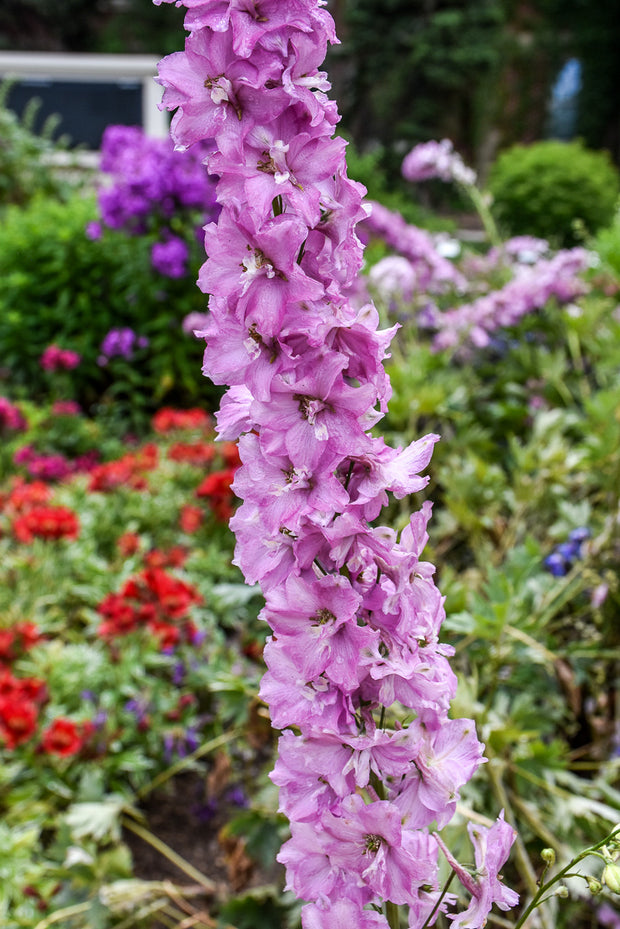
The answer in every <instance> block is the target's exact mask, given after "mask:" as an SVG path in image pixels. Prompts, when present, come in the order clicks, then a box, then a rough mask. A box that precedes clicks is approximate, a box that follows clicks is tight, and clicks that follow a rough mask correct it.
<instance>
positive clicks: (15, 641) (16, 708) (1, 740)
mask: <svg viewBox="0 0 620 929" xmlns="http://www.w3.org/2000/svg"><path fill="white" fill-rule="evenodd" d="M40 640H41V635H40V633H39V631H38V629H37V627H36V626H35V625H34V623H30V622H21V623H16V624H15V625H14V626H12V627H11V628H10V629H2V630H0V746H1V747H2V748H4V749H6V750H8V751H13V750H14V749H15V748H17V747H18V746H19V745H22V744H23V743H24V742H28V741H29V740H30V739H31V738H32V737H33V736H34V735H35V733H36V732H37V729H38V728H39V716H40V712H41V707H42V706H44V704H45V703H46V702H47V700H48V696H49V695H48V692H47V686H46V684H45V681H41V680H38V679H37V678H34V677H17V676H16V675H15V674H13V672H12V671H11V669H10V668H9V667H8V664H9V662H11V661H13V660H14V659H15V658H17V657H19V655H20V654H21V653H22V652H24V651H28V649H30V648H32V646H33V645H35V644H36V643H37V642H39V641H40ZM93 731H94V727H93V724H92V723H91V722H82V723H75V722H73V720H70V719H65V718H64V717H58V718H56V719H54V720H52V722H51V723H50V724H49V726H47V728H45V729H43V730H42V732H41V739H40V748H41V749H42V750H43V751H44V752H46V753H48V754H51V755H59V756H61V757H68V756H70V755H75V754H77V753H78V752H79V751H80V750H81V749H82V747H83V745H84V744H85V742H86V741H87V740H88V738H89V737H90V735H91V734H92V732H93Z"/></svg>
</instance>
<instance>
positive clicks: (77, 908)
mask: <svg viewBox="0 0 620 929" xmlns="http://www.w3.org/2000/svg"><path fill="white" fill-rule="evenodd" d="M90 908H91V904H90V903H76V904H74V905H73V906H65V907H64V908H63V909H62V910H56V912H55V913H52V914H51V916H46V917H45V919H42V920H41V922H39V923H37V924H36V926H35V927H34V929H47V927H48V926H51V925H53V923H57V922H59V921H60V920H61V919H70V918H71V917H72V916H79V915H80V913H87V912H88V910H90Z"/></svg>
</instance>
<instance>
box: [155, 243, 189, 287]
mask: <svg viewBox="0 0 620 929" xmlns="http://www.w3.org/2000/svg"><path fill="white" fill-rule="evenodd" d="M188 259H189V248H188V246H187V243H186V242H184V241H183V239H180V238H179V237H178V236H169V237H168V238H167V239H166V240H165V241H163V242H155V243H154V245H153V247H152V249H151V264H152V266H153V268H154V269H155V271H159V273H160V274H163V275H165V276H166V277H185V274H186V273H187V262H188Z"/></svg>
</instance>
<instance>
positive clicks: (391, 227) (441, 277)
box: [361, 201, 467, 294]
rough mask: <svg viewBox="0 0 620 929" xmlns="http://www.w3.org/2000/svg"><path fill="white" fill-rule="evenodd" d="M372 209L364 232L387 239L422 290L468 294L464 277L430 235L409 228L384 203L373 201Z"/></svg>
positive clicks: (398, 215)
mask: <svg viewBox="0 0 620 929" xmlns="http://www.w3.org/2000/svg"><path fill="white" fill-rule="evenodd" d="M370 205H371V208H372V209H371V212H370V215H369V216H368V217H367V218H366V219H365V220H364V223H363V224H362V227H361V228H362V230H363V231H364V232H367V233H370V234H371V235H374V236H377V237H379V238H381V239H383V241H384V242H385V243H386V244H387V245H389V246H390V248H393V249H394V251H395V252H398V254H399V255H401V256H402V257H403V258H406V259H407V260H408V261H409V263H410V265H411V274H412V276H414V277H415V281H416V285H417V287H418V288H422V289H424V290H426V291H427V292H428V293H431V294H432V293H445V292H446V291H447V290H451V289H455V290H459V291H464V290H465V289H466V288H467V281H466V280H465V278H464V277H463V275H462V274H461V273H460V272H459V271H458V270H457V268H456V267H455V266H454V265H453V264H452V262H451V261H448V259H447V258H444V257H443V256H442V255H441V254H440V253H439V252H438V250H437V246H436V244H435V242H434V240H433V237H432V236H431V235H429V233H428V232H425V231H424V230H423V229H419V228H418V227H417V226H411V225H409V223H407V221H406V220H405V219H404V218H403V217H402V216H401V214H400V213H397V212H396V211H394V210H389V209H388V208H387V207H385V206H383V205H382V204H381V203H376V202H374V201H371V203H370ZM401 273H402V272H401Z"/></svg>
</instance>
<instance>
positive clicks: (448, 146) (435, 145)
mask: <svg viewBox="0 0 620 929" xmlns="http://www.w3.org/2000/svg"><path fill="white" fill-rule="evenodd" d="M402 173H403V177H404V178H405V179H406V180H408V181H427V180H430V179H431V178H435V177H436V178H439V179H440V180H442V181H457V182H458V183H460V184H475V183H476V172H475V171H473V170H472V169H471V168H468V167H467V166H466V165H465V163H464V161H463V159H462V158H461V156H460V155H459V154H458V153H457V152H455V151H454V147H453V145H452V142H450V140H449V139H442V140H441V142H435V141H432V142H422V143H421V144H420V145H416V146H415V147H414V148H412V149H411V151H410V152H409V154H408V155H406V156H405V159H404V161H403V164H402Z"/></svg>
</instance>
